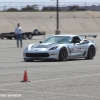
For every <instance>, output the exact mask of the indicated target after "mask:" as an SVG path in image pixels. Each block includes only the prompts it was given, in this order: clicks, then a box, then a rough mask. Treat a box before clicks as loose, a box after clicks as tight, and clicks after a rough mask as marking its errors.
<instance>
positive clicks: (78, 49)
mask: <svg viewBox="0 0 100 100" xmlns="http://www.w3.org/2000/svg"><path fill="white" fill-rule="evenodd" d="M84 51H85V47H77V48H74V52H84Z"/></svg>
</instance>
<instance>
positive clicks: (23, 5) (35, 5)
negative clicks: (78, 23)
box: [0, 1, 100, 11]
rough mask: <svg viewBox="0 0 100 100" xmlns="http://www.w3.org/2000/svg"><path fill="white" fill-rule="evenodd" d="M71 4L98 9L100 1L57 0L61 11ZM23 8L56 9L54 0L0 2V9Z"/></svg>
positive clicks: (88, 8) (66, 9)
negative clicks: (76, 0)
mask: <svg viewBox="0 0 100 100" xmlns="http://www.w3.org/2000/svg"><path fill="white" fill-rule="evenodd" d="M72 6H78V7H81V8H85V9H86V10H90V11H100V3H98V2H59V9H60V10H62V11H68V10H69V8H70V7H72ZM24 8H28V9H30V8H32V9H33V10H29V11H43V9H44V8H46V10H48V9H49V10H50V8H52V9H51V10H56V2H54V1H53V2H0V11H11V9H13V10H12V11H23V9H24ZM53 8H54V9H53ZM26 10H27V9H26ZM24 11H25V9H24Z"/></svg>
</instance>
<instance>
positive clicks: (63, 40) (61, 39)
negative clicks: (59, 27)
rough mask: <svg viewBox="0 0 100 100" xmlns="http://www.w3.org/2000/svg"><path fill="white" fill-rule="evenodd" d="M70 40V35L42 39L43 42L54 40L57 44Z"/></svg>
mask: <svg viewBox="0 0 100 100" xmlns="http://www.w3.org/2000/svg"><path fill="white" fill-rule="evenodd" d="M70 41H71V36H52V37H49V38H47V39H46V40H44V41H43V43H51V42H56V43H59V44H63V43H64V44H65V43H70Z"/></svg>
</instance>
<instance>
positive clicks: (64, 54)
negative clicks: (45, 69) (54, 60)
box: [59, 47, 68, 61]
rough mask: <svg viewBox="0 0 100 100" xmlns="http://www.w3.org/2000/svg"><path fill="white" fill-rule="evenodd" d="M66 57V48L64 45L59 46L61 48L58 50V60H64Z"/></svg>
mask: <svg viewBox="0 0 100 100" xmlns="http://www.w3.org/2000/svg"><path fill="white" fill-rule="evenodd" d="M67 57H68V52H67V49H66V48H65V47H63V48H61V50H60V52H59V60H60V61H66V60H67Z"/></svg>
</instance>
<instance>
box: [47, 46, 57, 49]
mask: <svg viewBox="0 0 100 100" xmlns="http://www.w3.org/2000/svg"><path fill="white" fill-rule="evenodd" d="M57 48H58V46H55V47H52V48H50V49H49V50H55V49H57Z"/></svg>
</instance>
